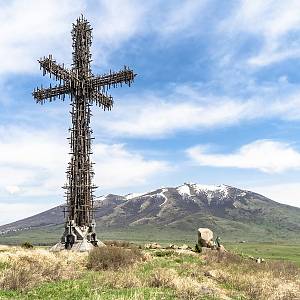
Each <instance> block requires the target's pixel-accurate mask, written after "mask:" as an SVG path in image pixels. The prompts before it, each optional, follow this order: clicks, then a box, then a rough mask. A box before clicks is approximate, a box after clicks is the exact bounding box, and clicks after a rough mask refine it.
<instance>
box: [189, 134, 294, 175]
mask: <svg viewBox="0 0 300 300" xmlns="http://www.w3.org/2000/svg"><path fill="white" fill-rule="evenodd" d="M186 152H187V154H188V156H189V157H190V158H191V159H192V160H194V161H195V163H197V164H199V165H201V166H211V167H227V168H242V169H257V170H260V171H262V172H266V173H281V172H284V171H287V170H293V169H300V152H298V151H297V150H295V149H294V148H293V147H292V146H291V145H289V144H287V143H282V142H276V141H272V140H257V141H255V142H252V143H250V144H247V145H244V146H242V147H241V148H240V149H238V150H237V151H235V152H233V153H226V154H215V153H208V149H207V148H206V147H203V146H201V145H200V146H199V145H198V146H195V147H192V148H190V149H188V150H187V151H186Z"/></svg>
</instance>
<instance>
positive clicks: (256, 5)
mask: <svg viewBox="0 0 300 300" xmlns="http://www.w3.org/2000/svg"><path fill="white" fill-rule="evenodd" d="M299 9H300V2H299V1H297V0H287V1H277V0H268V1H265V0H251V1H241V2H240V5H238V6H237V7H236V9H235V10H234V11H233V14H232V15H230V16H229V17H228V19H227V20H225V21H223V22H221V25H220V27H221V28H222V30H225V31H227V32H228V33H230V34H231V35H232V36H236V35H237V34H239V33H242V34H245V33H246V34H249V35H250V36H254V37H257V38H261V39H262V46H261V49H260V50H259V51H258V53H257V54H254V55H253V56H252V57H250V58H249V59H248V63H249V64H251V65H253V66H257V67H261V66H265V65H269V64H272V63H276V62H279V61H282V60H285V59H289V58H295V57H299V56H300V39H299V33H300V32H299V25H300V16H299V13H298V12H299ZM287 44H288V45H289V46H288V47H287Z"/></svg>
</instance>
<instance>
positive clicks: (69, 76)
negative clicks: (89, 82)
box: [38, 55, 77, 81]
mask: <svg viewBox="0 0 300 300" xmlns="http://www.w3.org/2000/svg"><path fill="white" fill-rule="evenodd" d="M38 62H39V64H40V68H41V69H43V72H44V74H43V75H45V74H47V73H48V74H50V77H51V75H54V76H55V78H56V79H59V80H63V81H71V80H77V77H76V74H74V73H73V72H72V71H69V70H68V69H66V68H65V67H64V66H63V65H62V66H61V65H59V64H58V63H56V61H55V60H54V59H52V55H49V57H44V58H43V59H41V60H38Z"/></svg>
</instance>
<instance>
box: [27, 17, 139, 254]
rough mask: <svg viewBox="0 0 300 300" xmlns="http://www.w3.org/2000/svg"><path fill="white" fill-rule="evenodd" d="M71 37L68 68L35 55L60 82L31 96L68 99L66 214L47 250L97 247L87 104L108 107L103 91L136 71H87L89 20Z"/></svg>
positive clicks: (75, 27) (39, 99)
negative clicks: (62, 229) (58, 237)
mask: <svg viewBox="0 0 300 300" xmlns="http://www.w3.org/2000/svg"><path fill="white" fill-rule="evenodd" d="M71 34H72V40H73V44H72V46H73V52H72V56H73V63H72V66H71V69H67V68H65V66H64V65H61V64H58V63H57V62H56V61H55V59H53V57H52V55H49V57H44V58H42V59H40V60H39V64H40V67H41V69H42V70H43V75H46V74H49V75H50V77H51V76H54V78H55V79H56V80H58V81H59V85H57V86H55V87H51V86H50V88H47V89H44V88H37V89H35V90H34V91H33V97H34V98H35V100H36V102H37V103H40V104H43V103H44V102H45V101H47V100H48V101H49V102H51V101H53V100H55V99H56V98H61V99H62V100H64V98H65V96H66V95H67V96H70V99H71V121H72V126H71V128H70V138H69V140H70V148H71V153H70V154H71V160H70V162H69V165H68V168H67V184H66V185H65V186H64V188H65V189H66V197H67V210H66V211H67V218H66V223H65V232H64V234H63V236H62V239H61V242H60V243H58V244H57V245H55V246H54V247H53V248H52V250H53V251H57V250H61V249H65V248H66V249H73V250H79V251H83V250H90V249H91V248H92V247H94V246H101V245H103V243H101V242H99V241H98V240H97V237H96V232H95V226H96V223H95V220H94V190H95V188H96V187H95V186H94V185H93V176H94V172H93V168H92V162H91V159H90V155H91V154H92V152H91V140H92V137H91V134H92V130H91V128H90V116H91V105H92V104H96V105H97V106H99V107H102V108H103V109H104V110H106V109H107V110H111V108H112V106H113V99H112V97H111V96H110V95H108V94H107V90H108V89H110V88H111V87H117V86H119V85H122V84H127V85H129V86H130V85H131V83H132V82H133V81H134V78H135V76H136V74H134V73H133V71H132V70H131V69H129V68H127V67H124V69H123V70H121V71H119V72H111V71H110V72H109V74H104V75H97V76H95V75H93V74H92V71H91V53H90V47H91V44H92V28H91V26H90V24H89V22H88V21H87V20H86V19H85V18H84V17H83V16H81V17H80V18H78V19H77V20H76V22H75V23H74V24H73V29H72V31H71Z"/></svg>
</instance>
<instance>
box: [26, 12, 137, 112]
mask: <svg viewBox="0 0 300 300" xmlns="http://www.w3.org/2000/svg"><path fill="white" fill-rule="evenodd" d="M72 38H73V49H74V51H73V64H72V68H71V70H68V69H67V68H65V66H64V65H60V64H58V63H57V62H56V61H55V60H54V59H53V58H52V55H49V57H44V58H41V59H40V60H38V62H39V64H40V69H42V70H43V75H46V74H49V75H50V77H51V76H54V77H55V79H56V80H59V81H60V84H59V85H57V86H55V87H51V85H50V88H46V89H45V88H42V87H41V88H36V89H35V90H34V91H33V93H32V94H33V97H34V98H35V99H36V102H37V103H41V104H43V103H44V102H45V101H46V100H47V99H48V100H49V101H50V102H51V101H53V100H55V98H56V97H58V98H61V99H62V100H64V98H65V95H70V96H71V97H75V98H77V101H80V99H81V100H83V99H86V100H87V101H88V102H89V104H92V103H95V104H96V105H98V106H99V107H102V108H103V109H104V110H106V109H108V110H111V108H112V106H113V99H112V97H111V96H110V95H108V94H107V90H108V89H109V88H110V87H111V86H112V87H117V86H119V85H122V84H123V83H124V84H127V85H129V86H130V84H131V83H132V82H133V81H134V77H135V76H136V74H134V73H133V71H132V70H130V69H129V68H127V67H126V66H124V69H123V70H120V71H119V72H111V71H110V72H109V74H104V75H98V76H94V75H93V74H92V73H91V67H90V63H91V54H90V46H91V44H92V28H91V26H90V24H89V23H88V22H87V20H85V19H84V18H83V16H82V17H81V18H79V19H77V22H76V24H73V30H72ZM62 82H63V84H62Z"/></svg>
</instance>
